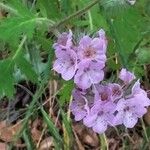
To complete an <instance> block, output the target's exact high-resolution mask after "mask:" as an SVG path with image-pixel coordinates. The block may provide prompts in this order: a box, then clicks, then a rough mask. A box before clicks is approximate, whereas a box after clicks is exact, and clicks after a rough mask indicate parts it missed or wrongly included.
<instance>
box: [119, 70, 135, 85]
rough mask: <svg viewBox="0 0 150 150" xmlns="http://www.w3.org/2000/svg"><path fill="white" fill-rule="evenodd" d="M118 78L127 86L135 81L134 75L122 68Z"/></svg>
mask: <svg viewBox="0 0 150 150" xmlns="http://www.w3.org/2000/svg"><path fill="white" fill-rule="evenodd" d="M119 78H120V79H121V80H122V81H124V83H125V84H129V83H130V82H131V81H132V80H134V79H135V75H134V74H133V73H131V72H129V71H127V70H126V69H125V68H123V69H121V71H120V74H119Z"/></svg>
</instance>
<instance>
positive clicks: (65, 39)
mask: <svg viewBox="0 0 150 150" xmlns="http://www.w3.org/2000/svg"><path fill="white" fill-rule="evenodd" d="M71 47H72V31H71V30H69V33H66V32H63V33H62V34H60V35H59V37H58V40H57V42H56V43H54V44H53V48H54V49H55V54H56V57H59V54H61V51H66V50H67V49H70V48H71Z"/></svg>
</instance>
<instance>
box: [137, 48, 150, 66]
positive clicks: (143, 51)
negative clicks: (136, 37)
mask: <svg viewBox="0 0 150 150" xmlns="http://www.w3.org/2000/svg"><path fill="white" fill-rule="evenodd" d="M137 60H138V62H139V63H140V64H149V63H150V49H149V48H144V47H143V48H139V49H138V50H137Z"/></svg>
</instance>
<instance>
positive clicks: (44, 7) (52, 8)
mask: <svg viewBox="0 0 150 150" xmlns="http://www.w3.org/2000/svg"><path fill="white" fill-rule="evenodd" d="M37 7H38V8H39V9H40V12H41V14H42V15H43V16H44V17H47V18H51V19H57V18H59V17H60V10H59V6H58V1H57V0H42V1H41V0H38V1H37Z"/></svg>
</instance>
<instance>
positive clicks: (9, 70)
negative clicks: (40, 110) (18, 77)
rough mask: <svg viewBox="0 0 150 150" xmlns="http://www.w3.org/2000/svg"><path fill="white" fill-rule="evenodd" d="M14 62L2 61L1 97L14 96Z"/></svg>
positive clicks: (0, 77)
mask: <svg viewBox="0 0 150 150" xmlns="http://www.w3.org/2000/svg"><path fill="white" fill-rule="evenodd" d="M13 66H14V64H13V62H12V61H11V59H5V60H1V61H0V72H1V73H0V95H1V96H4V95H7V96H8V97H12V96H13V94H14V91H15V90H14V79H13Z"/></svg>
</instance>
